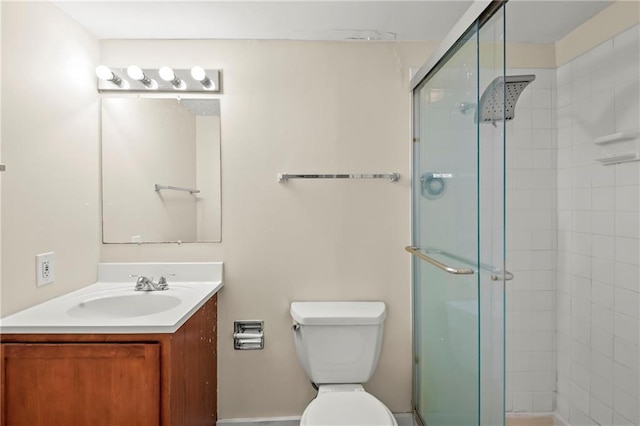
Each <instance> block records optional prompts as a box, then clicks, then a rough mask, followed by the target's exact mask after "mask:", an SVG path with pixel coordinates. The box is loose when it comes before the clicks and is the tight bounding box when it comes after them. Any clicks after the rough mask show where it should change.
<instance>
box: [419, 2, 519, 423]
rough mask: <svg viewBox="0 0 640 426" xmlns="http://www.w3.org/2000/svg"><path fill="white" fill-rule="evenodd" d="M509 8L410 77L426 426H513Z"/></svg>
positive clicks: (481, 19) (491, 8)
mask: <svg viewBox="0 0 640 426" xmlns="http://www.w3.org/2000/svg"><path fill="white" fill-rule="evenodd" d="M504 5H505V3H504V2H501V1H494V2H486V1H485V2H475V3H474V4H472V6H471V8H470V9H469V11H468V12H467V14H466V15H465V17H463V18H462V19H461V21H460V22H459V23H458V25H457V26H456V28H454V29H453V30H452V33H451V36H450V37H449V38H448V39H449V45H448V46H447V45H446V44H447V43H446V41H445V46H444V47H442V48H440V49H439V51H437V52H436V53H435V54H434V56H432V58H431V59H430V60H429V61H428V62H427V64H425V66H424V67H422V68H421V69H420V71H419V72H418V74H416V76H415V77H414V79H413V80H412V87H413V139H414V143H413V194H412V204H413V212H412V215H413V218H412V245H411V246H409V247H407V251H409V252H410V253H411V254H412V255H413V256H412V259H413V264H412V267H413V278H412V280H413V290H412V292H413V293H412V297H413V312H414V318H413V330H414V336H413V338H414V368H413V371H414V380H413V383H414V385H413V386H414V389H413V407H414V413H415V417H416V419H417V420H418V421H419V422H421V423H422V424H426V425H428V426H440V425H452V426H453V425H455V426H465V425H503V424H504V341H505V338H504V282H505V280H508V279H509V278H511V274H510V273H509V272H507V271H506V270H505V265H504V263H505V262H504V259H505V250H504V235H505V231H504V222H505V198H504V193H505V191H504V188H505V155H504V152H505V150H504V148H505V127H504V123H505V119H508V117H507V115H508V108H505V107H504V106H505V104H506V103H507V102H508V100H509V97H512V96H515V99H516V100H517V96H518V95H519V93H518V92H517V90H518V89H517V88H516V87H515V86H514V87H511V86H510V85H509V84H508V82H509V81H510V80H509V79H508V77H507V76H505V49H504V43H505V31H504V29H505V22H504ZM505 78H507V79H506V80H505ZM524 85H525V86H526V83H525V84H524ZM512 89H513V90H515V94H514V93H512ZM520 90H521V89H520Z"/></svg>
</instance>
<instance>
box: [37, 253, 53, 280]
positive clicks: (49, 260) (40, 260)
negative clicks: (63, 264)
mask: <svg viewBox="0 0 640 426" xmlns="http://www.w3.org/2000/svg"><path fill="white" fill-rule="evenodd" d="M55 260H56V257H55V253H54V252H52V251H51V252H49V253H42V254H37V255H36V285H37V286H38V287H40V286H43V285H46V284H51V283H52V282H53V281H54V280H55V271H56V264H55Z"/></svg>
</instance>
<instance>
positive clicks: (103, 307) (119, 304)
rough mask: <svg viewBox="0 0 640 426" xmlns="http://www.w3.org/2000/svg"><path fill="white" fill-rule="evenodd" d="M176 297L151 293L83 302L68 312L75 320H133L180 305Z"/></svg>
mask: <svg viewBox="0 0 640 426" xmlns="http://www.w3.org/2000/svg"><path fill="white" fill-rule="evenodd" d="M180 303H181V300H180V299H179V298H177V297H174V296H169V295H165V294H161V293H159V292H151V291H144V292H143V291H137V292H135V293H134V294H126V295H113V296H104V297H97V298H93V299H87V300H83V301H82V302H80V303H78V304H77V305H75V306H74V307H72V308H71V309H69V310H68V311H67V313H68V314H69V316H71V317H75V318H104V319H108V318H132V317H141V316H145V315H152V314H157V313H160V312H164V311H168V310H169V309H173V308H175V307H177V306H178V305H180Z"/></svg>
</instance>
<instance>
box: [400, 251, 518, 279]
mask: <svg viewBox="0 0 640 426" xmlns="http://www.w3.org/2000/svg"><path fill="white" fill-rule="evenodd" d="M405 250H406V251H408V252H409V253H411V254H413V255H414V256H416V257H418V258H420V259H422V260H424V261H426V262H429V263H431V264H432V265H434V266H436V267H438V268H440V269H442V270H443V271H446V272H448V273H450V274H456V275H470V274H473V273H475V271H474V270H473V269H470V268H452V267H450V266H447V265H445V264H444V263H442V262H439V261H437V260H435V259H434V258H432V257H429V256H427V255H426V254H424V253H422V252H421V251H420V248H419V247H416V246H409V247H406V248H405ZM423 251H425V252H427V253H435V254H439V255H441V256H446V257H449V258H451V259H455V260H458V261H460V262H463V263H466V264H468V265H473V264H474V262H471V261H469V260H468V259H465V258H463V257H460V256H458V255H455V254H451V253H447V252H445V251H442V250H438V249H424V250H423ZM479 266H480V270H481V271H487V272H491V280H492V281H500V280H502V279H503V277H504V280H505V281H511V280H512V279H513V274H512V273H511V272H509V271H503V270H501V269H499V268H495V267H493V266H490V265H486V264H484V263H481V264H480V265H479Z"/></svg>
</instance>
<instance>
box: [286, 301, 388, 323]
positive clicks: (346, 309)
mask: <svg viewBox="0 0 640 426" xmlns="http://www.w3.org/2000/svg"><path fill="white" fill-rule="evenodd" d="M290 312H291V317H292V318H293V319H294V320H295V321H296V322H298V323H299V324H302V325H338V324H341V325H372V324H382V322H383V321H384V319H385V316H386V312H385V306H384V302H293V303H291V311H290Z"/></svg>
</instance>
